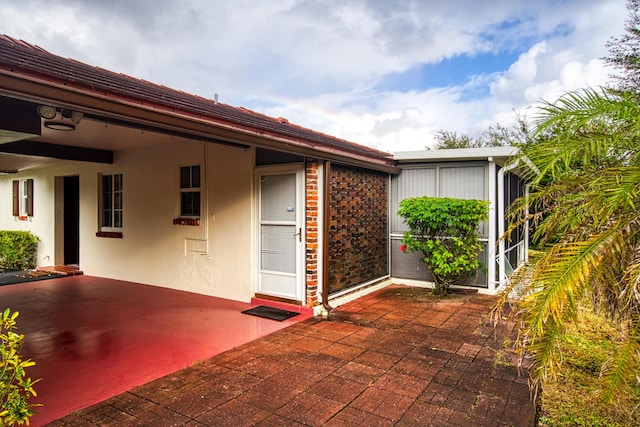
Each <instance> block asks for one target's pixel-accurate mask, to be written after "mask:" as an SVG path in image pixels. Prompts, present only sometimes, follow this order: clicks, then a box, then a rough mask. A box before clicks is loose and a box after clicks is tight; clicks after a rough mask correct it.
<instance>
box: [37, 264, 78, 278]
mask: <svg viewBox="0 0 640 427" xmlns="http://www.w3.org/2000/svg"><path fill="white" fill-rule="evenodd" d="M36 271H47V272H49V273H55V274H61V275H63V276H81V275H82V274H83V272H82V270H80V269H79V268H78V267H77V266H75V265H52V266H48V267H38V268H36Z"/></svg>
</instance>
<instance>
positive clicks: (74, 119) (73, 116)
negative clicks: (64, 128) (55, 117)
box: [62, 110, 84, 125]
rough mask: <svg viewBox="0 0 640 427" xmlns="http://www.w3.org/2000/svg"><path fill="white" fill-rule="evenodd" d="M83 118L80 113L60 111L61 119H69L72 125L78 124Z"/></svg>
mask: <svg viewBox="0 0 640 427" xmlns="http://www.w3.org/2000/svg"><path fill="white" fill-rule="evenodd" d="M83 116H84V114H82V113H81V112H80V111H71V110H62V117H64V118H65V119H71V121H72V122H73V124H74V125H77V124H78V123H80V120H82V117H83Z"/></svg>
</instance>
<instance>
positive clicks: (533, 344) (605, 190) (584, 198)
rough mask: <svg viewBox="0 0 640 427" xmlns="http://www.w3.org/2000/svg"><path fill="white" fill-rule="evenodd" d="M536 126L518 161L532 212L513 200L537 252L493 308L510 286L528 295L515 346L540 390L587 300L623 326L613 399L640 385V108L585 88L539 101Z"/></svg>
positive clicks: (607, 370) (514, 213)
mask: <svg viewBox="0 0 640 427" xmlns="http://www.w3.org/2000/svg"><path fill="white" fill-rule="evenodd" d="M534 128H535V130H534V133H533V135H532V138H531V139H530V140H529V142H527V143H525V144H523V145H522V147H521V155H522V156H526V157H527V158H528V159H529V160H530V161H531V162H532V163H533V164H535V166H536V167H537V169H538V171H539V173H538V174H537V175H535V176H533V175H532V176H531V177H530V178H531V180H532V181H531V182H532V187H531V193H530V197H529V200H528V203H529V210H527V209H526V202H527V201H526V200H519V201H517V202H516V203H515V204H514V205H513V206H512V208H511V209H512V210H511V218H512V227H515V226H518V225H520V224H522V223H523V222H524V220H525V219H527V218H528V219H529V220H533V223H534V226H535V231H534V233H533V235H532V240H533V241H534V242H535V243H537V245H538V246H539V247H540V248H542V249H543V250H542V254H541V257H540V259H539V261H538V262H537V263H535V265H533V266H532V267H531V269H530V270H529V274H528V276H527V278H526V280H524V281H521V282H513V283H511V284H509V286H508V288H509V289H507V290H506V291H505V293H504V294H503V296H502V300H501V304H500V305H499V308H500V307H502V306H504V304H505V302H506V301H507V300H508V295H509V294H510V293H511V292H513V291H514V289H518V292H520V294H521V295H525V296H524V298H523V299H522V300H521V301H520V302H519V303H518V306H517V308H518V309H517V314H519V320H520V325H521V328H520V331H519V335H518V339H517V346H518V348H519V350H521V351H522V352H523V353H527V354H529V355H531V356H532V357H533V361H534V366H535V368H534V370H533V379H534V384H536V385H539V384H540V382H542V383H544V381H545V380H546V379H547V378H548V377H549V376H550V375H554V374H555V372H556V369H557V367H558V363H559V360H560V359H559V358H560V355H559V354H558V351H557V348H558V344H559V342H560V339H561V338H562V336H563V333H564V331H565V326H566V325H567V322H570V321H574V320H578V316H579V310H578V308H579V303H580V302H581V301H584V298H590V299H591V301H592V303H593V307H594V309H595V310H596V311H597V312H599V313H601V314H603V315H606V316H608V317H609V318H611V319H612V320H615V322H616V323H617V324H618V325H619V326H620V336H621V339H620V340H616V342H617V343H619V344H618V345H619V348H618V351H617V353H616V356H615V359H614V360H611V361H609V362H608V363H607V364H606V366H604V367H603V376H604V378H605V384H606V393H605V398H606V399H607V401H608V402H612V401H613V400H614V399H615V397H616V396H617V395H618V393H624V392H625V391H628V390H629V389H630V388H634V387H635V388H637V387H638V385H639V378H640V377H638V373H639V372H640V322H639V320H640V105H639V103H638V98H636V97H635V96H634V95H633V94H619V93H615V94H614V93H612V92H610V91H606V90H602V91H599V90H594V89H585V90H581V91H577V92H572V93H567V94H565V95H564V96H562V97H561V98H560V99H559V100H557V101H556V102H555V103H543V105H542V106H541V107H540V109H539V111H538V115H537V117H536V120H535V123H534ZM529 212H532V213H529ZM506 234H508V233H506ZM498 312H499V311H498Z"/></svg>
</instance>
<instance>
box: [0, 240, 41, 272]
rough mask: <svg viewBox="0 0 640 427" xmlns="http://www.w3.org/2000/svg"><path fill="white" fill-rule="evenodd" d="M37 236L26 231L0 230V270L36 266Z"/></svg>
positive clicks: (23, 268)
mask: <svg viewBox="0 0 640 427" xmlns="http://www.w3.org/2000/svg"><path fill="white" fill-rule="evenodd" d="M37 251H38V238H37V237H36V236H34V235H33V234H31V233H29V232H28V231H0V270H28V269H30V268H35V266H36V253H37Z"/></svg>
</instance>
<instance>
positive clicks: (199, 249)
mask: <svg viewBox="0 0 640 427" xmlns="http://www.w3.org/2000/svg"><path fill="white" fill-rule="evenodd" d="M205 155H206V162H205V161H204V159H205ZM197 164H199V165H201V167H202V172H201V173H202V179H203V188H202V191H203V196H202V207H201V214H202V215H201V220H200V225H199V226H186V225H174V224H173V219H174V218H176V217H178V216H179V183H178V177H179V174H178V172H179V167H180V166H188V165H197ZM101 173H122V174H123V183H124V184H123V186H124V220H123V229H122V233H123V238H122V239H115V238H105V237H97V236H96V232H97V231H99V226H98V196H99V195H98V177H99V174H101ZM64 175H79V176H80V200H81V202H80V269H81V270H83V271H84V273H85V274H89V275H94V276H100V277H108V278H113V279H121V280H129V281H135V282H139V283H145V284H150V285H157V286H164V287H169V288H175V289H181V290H187V291H191V292H197V293H202V294H207V295H214V296H219V297H222V298H229V299H234V300H241V301H249V300H250V298H251V296H252V295H253V289H254V285H253V280H254V275H253V268H254V265H253V259H254V256H253V253H254V251H253V242H252V236H253V232H252V230H253V215H252V209H253V197H252V192H253V151H252V150H241V149H237V148H231V147H224V146H219V145H215V144H204V143H199V142H194V141H184V140H182V141H176V142H174V143H171V144H165V145H158V146H152V147H145V148H140V149H131V150H126V151H119V152H115V153H114V163H113V164H111V165H105V164H89V163H80V162H59V163H56V164H55V165H54V166H53V167H51V166H50V167H48V168H46V169H41V170H32V171H25V172H23V173H20V174H15V175H7V176H0V195H1V196H0V229H9V230H29V231H32V232H33V233H34V234H36V235H37V236H38V237H39V238H40V240H41V243H40V246H39V251H38V264H39V265H52V264H54V260H55V259H56V258H55V253H56V242H55V235H56V233H55V231H54V224H55V219H54V218H55V212H54V210H55V209H54V206H55V191H54V188H55V177H56V176H64ZM26 178H33V179H34V212H35V215H34V217H33V218H32V219H31V220H29V221H17V220H16V219H14V217H13V216H12V215H11V181H12V180H14V179H26ZM58 234H60V233H58ZM185 245H186V246H185ZM59 247H60V244H58V252H59ZM185 247H186V248H187V249H192V250H193V251H191V250H186V251H185ZM207 247H208V251H207ZM58 260H59V256H58Z"/></svg>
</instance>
